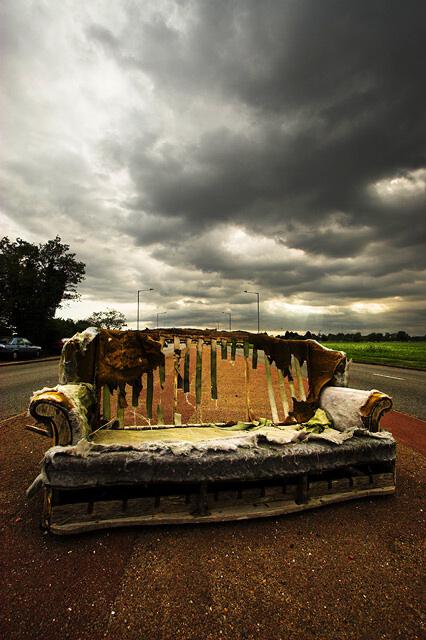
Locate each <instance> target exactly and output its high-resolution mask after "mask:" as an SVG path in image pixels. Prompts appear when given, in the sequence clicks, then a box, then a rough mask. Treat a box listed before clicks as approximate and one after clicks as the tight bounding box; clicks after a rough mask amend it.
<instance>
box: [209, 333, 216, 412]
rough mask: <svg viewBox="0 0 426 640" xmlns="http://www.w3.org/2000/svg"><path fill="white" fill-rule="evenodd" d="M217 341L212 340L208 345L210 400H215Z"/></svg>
mask: <svg viewBox="0 0 426 640" xmlns="http://www.w3.org/2000/svg"><path fill="white" fill-rule="evenodd" d="M216 349H217V341H216V339H215V338H212V340H211V343H210V381H211V392H210V395H211V398H212V400H217V351H216Z"/></svg>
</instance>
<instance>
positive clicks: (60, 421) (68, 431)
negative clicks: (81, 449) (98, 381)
mask: <svg viewBox="0 0 426 640" xmlns="http://www.w3.org/2000/svg"><path fill="white" fill-rule="evenodd" d="M29 413H30V414H31V415H32V417H33V418H35V420H36V421H37V422H38V423H42V424H43V425H44V426H45V427H46V428H47V431H48V435H50V436H51V437H52V441H53V445H62V446H65V445H69V444H76V443H77V442H78V441H79V440H81V438H84V437H87V436H88V435H89V434H90V433H91V431H92V425H93V419H94V417H95V414H96V396H95V393H94V388H93V385H91V384H87V383H80V384H65V385H57V386H56V387H53V388H52V389H48V388H45V389H41V390H40V391H35V392H34V393H33V396H32V398H31V401H30V406H29ZM30 428H31V427H30Z"/></svg>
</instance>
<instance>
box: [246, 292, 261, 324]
mask: <svg viewBox="0 0 426 640" xmlns="http://www.w3.org/2000/svg"><path fill="white" fill-rule="evenodd" d="M244 293H252V294H253V295H255V296H257V333H260V293H259V292H258V291H247V289H244Z"/></svg>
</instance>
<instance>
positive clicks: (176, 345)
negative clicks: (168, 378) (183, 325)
mask: <svg viewBox="0 0 426 640" xmlns="http://www.w3.org/2000/svg"><path fill="white" fill-rule="evenodd" d="M180 354H181V351H180V339H179V337H178V336H174V337H173V422H175V419H174V416H175V414H176V413H177V406H178V386H179V366H180Z"/></svg>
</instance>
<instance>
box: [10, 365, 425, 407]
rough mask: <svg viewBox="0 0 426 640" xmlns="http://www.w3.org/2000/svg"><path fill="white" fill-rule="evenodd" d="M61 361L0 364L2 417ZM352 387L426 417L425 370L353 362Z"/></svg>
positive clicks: (23, 403)
mask: <svg viewBox="0 0 426 640" xmlns="http://www.w3.org/2000/svg"><path fill="white" fill-rule="evenodd" d="M57 372H58V360H53V361H52V360H50V361H47V362H34V361H30V362H28V363H26V364H20V365H11V366H7V367H0V390H1V391H0V420H1V419H4V418H7V417H9V416H12V415H16V414H18V413H21V412H22V411H25V410H26V409H27V407H28V401H29V398H30V396H31V394H32V392H33V391H35V390H36V389H41V388H42V387H47V386H54V385H56V384H57V382H58V373H57ZM349 386H351V387H355V388H356V389H380V391H384V392H385V393H388V394H389V395H390V396H392V398H393V401H394V408H395V409H396V410H398V411H401V412H403V413H408V414H409V415H412V416H416V417H417V418H420V419H422V420H426V371H416V370H413V369H400V368H396V367H382V366H379V365H370V364H358V363H351V365H350V369H349Z"/></svg>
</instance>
